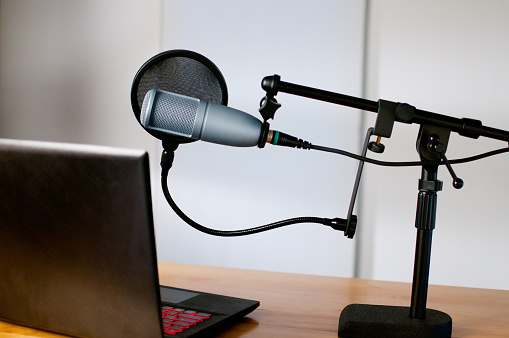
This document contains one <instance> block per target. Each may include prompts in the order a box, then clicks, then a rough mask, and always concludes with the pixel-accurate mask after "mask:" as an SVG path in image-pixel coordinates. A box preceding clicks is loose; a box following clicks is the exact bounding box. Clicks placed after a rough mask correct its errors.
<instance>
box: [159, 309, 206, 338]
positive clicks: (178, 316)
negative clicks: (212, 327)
mask: <svg viewBox="0 0 509 338" xmlns="http://www.w3.org/2000/svg"><path fill="white" fill-rule="evenodd" d="M162 315H163V331H164V333H166V334H170V335H174V334H177V333H179V332H182V331H184V330H185V329H188V328H190V327H191V326H193V325H196V324H198V323H201V322H203V321H204V320H207V319H209V318H210V316H211V315H210V314H209V313H203V312H196V311H193V310H185V309H180V308H174V307H171V306H163V307H162Z"/></svg>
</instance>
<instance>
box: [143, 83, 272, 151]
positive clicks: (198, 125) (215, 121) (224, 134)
mask: <svg viewBox="0 0 509 338" xmlns="http://www.w3.org/2000/svg"><path fill="white" fill-rule="evenodd" d="M140 122H141V124H142V126H143V127H145V128H147V129H152V130H157V131H160V132H163V133H165V134H167V135H170V136H180V137H184V138H189V139H191V140H202V141H207V142H211V143H217V144H222V145H228V146H234V147H253V146H257V145H258V146H259V147H263V146H264V145H265V142H266V141H267V135H268V132H269V129H268V128H269V125H268V123H262V122H261V121H260V120H258V119H257V118H256V117H254V116H252V115H250V114H248V113H245V112H243V111H240V110H237V109H234V108H230V107H227V106H223V105H221V104H217V103H213V102H207V101H202V100H199V99H197V98H193V97H189V96H185V95H180V94H175V93H171V92H167V91H163V90H158V89H152V90H149V91H148V92H147V93H146V94H145V98H144V100H143V105H142V108H141V114H140Z"/></svg>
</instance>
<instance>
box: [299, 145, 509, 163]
mask: <svg viewBox="0 0 509 338" xmlns="http://www.w3.org/2000/svg"><path fill="white" fill-rule="evenodd" d="M309 149H314V150H320V151H325V152H329V153H334V154H339V155H343V156H347V157H351V158H353V159H356V160H359V161H364V162H368V163H371V164H376V165H380V166H386V167H412V166H421V165H423V162H421V161H414V162H387V161H379V160H375V159H372V158H369V157H363V156H360V155H356V154H353V153H350V152H348V151H344V150H341V149H335V148H328V147H322V146H317V145H314V144H309ZM507 152H509V147H507V148H500V149H496V150H492V151H488V152H485V153H482V154H479V155H474V156H470V157H464V158H459V159H454V160H449V163H450V164H460V163H467V162H473V161H477V160H480V159H483V158H486V157H490V156H494V155H498V154H502V153H507ZM426 164H437V165H445V163H444V162H443V161H442V160H440V161H434V162H428V163H426Z"/></svg>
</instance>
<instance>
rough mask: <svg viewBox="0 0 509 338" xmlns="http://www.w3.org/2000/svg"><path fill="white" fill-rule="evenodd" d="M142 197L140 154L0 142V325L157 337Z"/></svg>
mask: <svg viewBox="0 0 509 338" xmlns="http://www.w3.org/2000/svg"><path fill="white" fill-rule="evenodd" d="M149 189H150V184H149V174H148V155H147V153H146V152H144V151H136V150H123V149H116V148H108V147H99V146H85V145H71V144H60V143H48V142H35V141H18V140H0V271H1V276H0V319H2V320H4V321H10V322H13V323H18V324H21V325H25V326H31V327H35V328H40V329H43V330H48V331H54V332H58V333H63V334H67V335H74V336H83V337H109V338H111V337H161V336H162V329H161V325H160V318H161V317H160V307H159V283H158V275H157V261H156V251H155V240H154V230H153V221H152V209H151V199H150V191H149ZM98 304H100V306H98Z"/></svg>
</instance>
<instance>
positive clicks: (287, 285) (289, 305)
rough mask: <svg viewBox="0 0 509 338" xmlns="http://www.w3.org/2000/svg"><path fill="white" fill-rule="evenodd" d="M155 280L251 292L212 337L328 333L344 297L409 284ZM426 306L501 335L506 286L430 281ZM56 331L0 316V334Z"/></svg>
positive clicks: (361, 298)
mask: <svg viewBox="0 0 509 338" xmlns="http://www.w3.org/2000/svg"><path fill="white" fill-rule="evenodd" d="M159 270H160V271H159V275H160V281H161V284H167V285H171V286H175V287H183V288H189V289H196V290H200V291H205V292H212V293H219V294H226V295H231V296H236V297H242V298H249V299H256V300H259V301H260V302H261V305H260V307H259V308H258V309H256V310H255V311H254V312H252V313H251V314H249V315H248V316H247V317H246V318H244V319H243V320H242V321H241V322H239V323H238V324H235V325H232V326H230V327H228V328H226V329H225V330H223V331H222V332H219V334H218V337H241V336H242V337H278V338H284V337H318V338H320V337H336V336H337V329H338V319H339V314H340V312H341V310H342V309H343V308H344V307H345V306H347V305H348V304H352V303H363V304H382V305H401V306H409V304H410V294H411V285H410V284H407V283H394V282H380V281H371V280H361V279H350V278H336V277H320V276H310V275H298V274H287V273H277V272H263V271H252V270H241V269H228V268H216V267H205V266H194V265H186V264H176V263H162V262H161V263H159ZM428 308H432V309H436V310H440V311H443V312H445V313H447V314H449V315H450V316H451V317H452V320H453V326H452V327H453V337H509V291H501V290H486V289H473V288H459V287H448V286H435V285H430V287H429V296H428ZM27 336H29V337H30V336H35V337H62V336H59V335H55V334H51V333H47V332H42V331H38V330H34V329H29V328H24V327H20V326H16V325H12V324H8V323H4V322H0V337H9V338H15V337H22V338H26V337H27Z"/></svg>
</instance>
